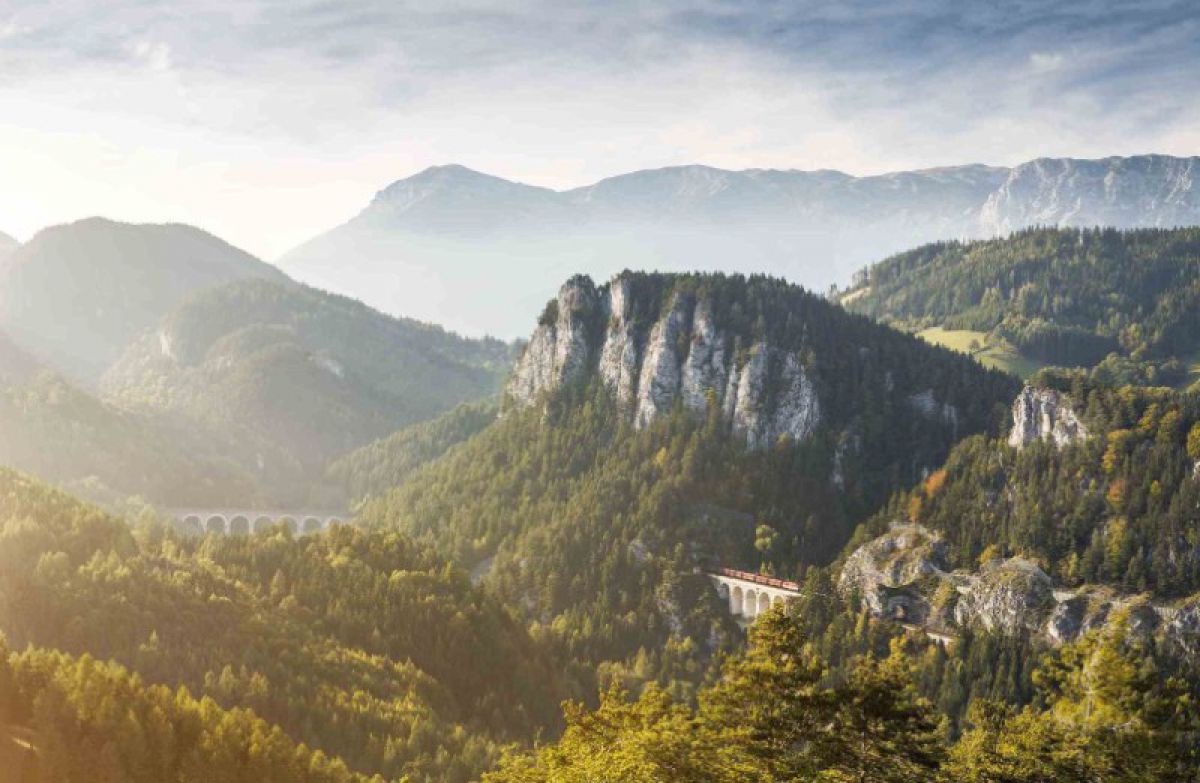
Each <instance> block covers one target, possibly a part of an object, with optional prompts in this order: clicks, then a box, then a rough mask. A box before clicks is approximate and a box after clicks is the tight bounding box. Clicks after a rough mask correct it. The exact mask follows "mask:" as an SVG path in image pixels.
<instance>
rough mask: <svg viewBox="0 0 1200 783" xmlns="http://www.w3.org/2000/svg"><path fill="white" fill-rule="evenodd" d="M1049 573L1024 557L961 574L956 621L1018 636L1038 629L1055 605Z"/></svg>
mask: <svg viewBox="0 0 1200 783" xmlns="http://www.w3.org/2000/svg"><path fill="white" fill-rule="evenodd" d="M1052 586H1053V585H1052V583H1051V581H1050V577H1049V576H1047V575H1046V572H1045V571H1043V570H1042V569H1040V568H1038V567H1037V565H1035V564H1033V563H1031V562H1029V561H1028V560H1024V559H1022V558H1016V557H1014V558H1008V559H999V560H996V561H993V562H991V563H988V564H987V565H986V566H984V567H983V568H982V569H980V571H979V573H977V574H959V575H958V583H957V584H956V585H955V587H956V590H957V591H958V601H957V603H956V604H955V606H954V620H955V622H956V623H957V624H958V625H959V626H961V627H975V628H983V629H985V630H988V631H998V632H1000V633H1004V634H1009V635H1016V634H1019V633H1021V632H1024V631H1029V632H1032V633H1036V632H1038V631H1039V630H1040V629H1041V627H1042V625H1043V623H1044V622H1045V619H1046V617H1047V614H1048V613H1049V612H1050V610H1051V608H1052V607H1053V606H1054V597H1053V591H1052V589H1051V588H1052Z"/></svg>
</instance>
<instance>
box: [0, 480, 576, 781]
mask: <svg viewBox="0 0 1200 783" xmlns="http://www.w3.org/2000/svg"><path fill="white" fill-rule="evenodd" d="M0 628H3V629H4V632H5V634H6V635H7V638H8V643H9V645H10V646H11V647H12V648H13V649H23V648H24V647H25V646H26V645H30V644H32V645H36V646H38V647H43V648H52V649H55V650H59V651H62V652H64V653H67V654H70V655H84V654H87V655H90V656H92V657H94V658H96V659H98V660H113V661H116V662H118V663H119V664H121V665H123V666H125V667H127V668H128V669H129V670H131V671H132V672H134V673H136V674H137V676H138V677H140V678H141V679H142V680H143V681H145V682H147V683H154V684H162V685H166V686H169V687H171V688H176V687H186V688H187V689H188V690H189V692H190V693H192V694H195V695H196V697H197V698H211V699H212V700H213V701H215V702H216V704H218V705H220V707H222V708H225V709H234V708H242V709H249V710H253V712H254V713H255V715H257V716H258V717H261V718H262V719H264V720H266V721H268V722H270V723H272V724H277V725H279V726H280V727H281V728H282V729H283V730H284V731H285V732H287V734H288V736H290V737H291V738H292V739H294V740H295V741H297V742H302V743H304V744H306V745H307V746H308V747H310V748H313V749H317V750H320V751H322V752H323V753H324V754H326V755H328V756H330V757H334V756H336V757H339V758H341V759H343V760H344V761H345V763H346V764H347V765H348V766H349V768H351V769H353V770H355V771H357V772H363V773H366V774H373V773H380V774H383V775H384V776H385V777H387V778H398V777H402V776H408V778H409V779H410V780H414V781H421V780H427V781H465V780H468V779H470V778H471V777H472V776H474V775H477V774H478V773H479V772H480V771H481V770H482V769H485V768H486V767H488V766H489V765H490V764H492V763H493V762H494V760H495V759H496V758H497V756H498V754H499V751H500V748H501V747H502V746H504V745H505V744H507V743H509V742H514V741H528V740H529V739H531V738H532V737H533V736H534V734H535V733H536V732H537V731H538V730H547V729H552V728H553V727H554V726H555V725H556V723H557V720H558V717H557V716H558V708H557V704H558V700H559V698H560V697H561V692H560V690H559V686H558V685H557V683H558V681H559V677H558V676H557V675H556V673H555V671H554V669H553V668H552V667H551V666H550V665H549V663H548V658H547V656H546V654H545V653H544V652H543V650H542V649H541V647H540V645H538V644H537V643H536V642H535V641H533V640H531V639H530V638H529V636H528V635H527V634H526V633H525V630H524V628H522V627H521V626H520V625H519V624H517V623H516V622H514V621H513V619H512V618H511V617H510V616H509V614H508V613H507V612H506V611H505V610H504V609H503V608H502V607H501V606H499V605H498V604H497V603H496V602H495V601H494V599H491V598H489V597H487V596H485V595H483V594H482V593H480V592H478V591H477V590H474V589H472V588H471V586H470V584H469V583H468V581H467V578H466V575H465V574H463V573H461V572H459V571H456V570H455V569H453V568H452V567H450V566H448V565H446V564H445V563H444V562H443V561H441V560H440V559H438V558H436V557H434V556H433V555H432V554H430V553H429V552H428V550H426V549H423V548H422V547H419V546H417V545H416V544H414V543H412V542H411V541H410V540H408V539H406V538H404V537H403V536H401V535H399V534H397V533H394V532H387V531H363V530H358V529H353V528H349V527H344V528H338V529H335V530H333V531H331V532H330V533H329V534H326V535H322V536H313V537H307V538H301V539H293V538H292V537H291V536H290V535H289V534H288V533H287V531H286V530H285V529H282V528H281V529H280V530H277V531H274V532H273V533H271V534H268V535H257V536H254V537H231V538H222V537H208V538H204V539H180V538H176V537H175V536H173V535H172V534H170V532H169V530H168V529H166V528H164V527H162V526H160V525H154V524H151V525H148V526H144V527H139V528H138V529H136V530H134V531H131V529H130V527H129V526H128V525H127V524H126V523H125V522H123V521H121V520H119V519H115V518H113V517H110V516H108V515H106V514H104V513H103V512H101V511H99V510H97V509H95V508H94V507H91V506H87V505H85V504H81V503H79V502H77V501H75V500H74V499H72V498H70V497H69V496H67V495H64V494H62V493H61V492H58V491H56V490H52V489H50V488H48V487H46V486H45V485H42V484H40V483H38V482H36V481H34V480H32V479H30V478H27V477H24V476H22V475H20V474H15V473H11V472H7V471H5V472H3V473H0Z"/></svg>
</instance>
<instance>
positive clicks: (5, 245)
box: [0, 231, 21, 260]
mask: <svg viewBox="0 0 1200 783" xmlns="http://www.w3.org/2000/svg"><path fill="white" fill-rule="evenodd" d="M19 244H21V243H20V242H18V241H17V240H15V239H13V238H12V237H10V236H9V235H8V234H5V233H4V232H3V231H0V260H3V259H4V258H5V257H7V256H8V254H9V253H11V252H12V251H13V250H15V249H16V248H17V246H18V245H19Z"/></svg>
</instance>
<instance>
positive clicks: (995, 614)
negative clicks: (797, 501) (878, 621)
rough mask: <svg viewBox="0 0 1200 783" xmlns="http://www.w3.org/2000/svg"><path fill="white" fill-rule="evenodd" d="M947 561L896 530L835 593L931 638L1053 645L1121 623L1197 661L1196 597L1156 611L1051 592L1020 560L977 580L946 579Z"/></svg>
mask: <svg viewBox="0 0 1200 783" xmlns="http://www.w3.org/2000/svg"><path fill="white" fill-rule="evenodd" d="M945 558H946V550H945V547H944V545H943V543H942V541H941V540H940V538H939V537H938V536H937V534H935V533H933V532H931V531H929V530H927V529H925V528H922V527H919V526H916V525H900V526H897V527H895V528H893V529H892V530H890V531H888V532H887V533H885V534H884V535H882V536H879V537H878V538H876V539H873V540H872V541H868V542H867V543H866V544H863V545H862V546H860V547H859V548H858V549H856V550H855V551H854V552H853V553H852V554H851V555H850V557H848V558H847V560H846V563H845V565H844V566H843V567H842V573H841V576H840V577H839V581H838V589H839V590H840V591H841V592H842V593H844V594H847V595H849V594H851V593H857V594H858V595H859V596H860V597H861V598H862V600H863V603H864V604H865V605H866V607H867V608H868V610H869V611H870V612H871V613H872V614H873V615H874V616H876V617H883V618H889V619H894V620H901V621H903V622H906V623H911V624H916V625H919V626H921V627H922V628H924V629H925V630H926V631H927V632H929V633H930V634H931V635H939V634H944V633H946V632H950V633H951V634H953V632H954V630H955V629H961V628H978V629H984V630H988V631H993V632H997V633H1002V634H1009V635H1024V634H1030V635H1032V636H1034V637H1040V638H1041V639H1042V640H1043V641H1045V642H1047V643H1049V644H1052V645H1058V644H1064V643H1068V642H1073V641H1076V640H1077V639H1079V638H1080V637H1081V636H1082V635H1083V634H1085V633H1087V632H1088V631H1091V630H1093V629H1096V628H1102V627H1105V626H1106V625H1109V624H1111V623H1113V622H1116V621H1117V620H1118V619H1119V620H1120V621H1121V622H1123V623H1124V624H1125V626H1126V628H1127V630H1128V632H1129V633H1130V634H1133V635H1136V636H1141V637H1145V638H1149V637H1154V638H1159V639H1163V640H1165V641H1166V642H1167V643H1169V644H1171V645H1173V646H1174V647H1175V648H1176V649H1179V650H1181V651H1183V652H1185V653H1187V654H1190V655H1200V595H1197V596H1193V597H1192V598H1189V599H1187V600H1185V601H1184V602H1183V603H1181V604H1180V605H1178V606H1174V607H1170V606H1160V605H1155V604H1154V603H1152V602H1151V601H1150V599H1149V598H1148V597H1147V596H1145V595H1125V596H1122V595H1118V594H1117V593H1116V592H1115V591H1114V590H1112V589H1111V588H1108V587H1104V586H1098V585H1089V586H1085V587H1082V588H1079V589H1072V590H1067V589H1057V590H1056V589H1054V585H1053V580H1052V579H1051V578H1050V576H1049V575H1047V574H1046V573H1045V572H1044V571H1043V570H1042V569H1041V568H1039V567H1038V566H1037V565H1036V564H1035V563H1033V562H1030V561H1029V560H1026V559H1024V558H1019V557H1013V558H1007V559H1005V558H1000V559H996V560H993V561H991V562H989V563H987V564H986V565H984V566H983V567H982V568H980V569H979V570H978V571H977V572H970V571H966V570H962V569H959V570H954V571H948V570H946V561H945Z"/></svg>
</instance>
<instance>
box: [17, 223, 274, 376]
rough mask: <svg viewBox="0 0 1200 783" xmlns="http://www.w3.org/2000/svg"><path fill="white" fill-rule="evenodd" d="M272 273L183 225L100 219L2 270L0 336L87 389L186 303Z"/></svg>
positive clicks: (29, 245) (54, 237)
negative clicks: (231, 283)
mask: <svg viewBox="0 0 1200 783" xmlns="http://www.w3.org/2000/svg"><path fill="white" fill-rule="evenodd" d="M241 278H264V279H268V280H274V281H277V282H284V281H286V280H287V277H286V276H285V275H284V274H283V273H282V272H280V271H279V270H278V269H276V268H275V267H273V266H271V265H269V264H267V263H265V262H263V261H260V260H258V259H257V258H255V257H253V256H251V255H250V254H249V253H246V252H244V251H242V250H239V249H237V248H235V247H233V246H232V245H229V244H228V243H226V242H224V241H222V240H220V239H218V238H217V237H215V236H213V235H211V234H209V233H207V232H204V231H202V230H200V229H198V228H194V227H192V226H184V225H133V224H128V223H117V222H114V221H111V220H106V219H103V218H89V219H87V220H81V221H78V222H76V223H70V224H67V225H62V226H54V227H52V228H47V229H45V230H44V231H41V232H39V233H38V234H37V235H36V236H34V237H33V238H32V239H30V240H29V241H28V242H26V243H25V244H23V245H20V246H19V247H17V248H16V249H14V250H13V251H12V253H11V254H10V255H9V256H8V257H7V259H6V261H5V263H4V265H3V267H0V329H3V330H5V331H6V332H7V333H8V334H9V336H10V337H11V338H12V340H13V342H15V343H16V344H17V345H19V346H20V347H21V348H23V349H24V350H26V351H28V352H29V353H31V354H33V355H34V356H36V357H38V358H39V359H41V360H42V361H44V362H46V363H47V364H49V365H50V366H52V367H53V368H54V369H56V370H58V371H59V372H63V373H66V374H67V375H70V376H71V377H73V378H75V379H78V380H81V381H83V382H84V383H86V384H92V383H94V382H95V381H96V379H98V378H99V376H100V374H101V373H102V372H103V371H104V369H105V368H106V367H108V365H109V364H111V363H112V362H113V361H115V360H116V358H117V357H118V356H119V355H120V354H121V352H122V351H123V350H124V349H125V346H126V345H128V344H129V343H130V342H131V341H132V340H133V339H134V338H135V337H136V336H137V335H138V334H140V333H141V332H142V331H143V330H145V329H148V328H149V327H151V326H153V325H154V324H155V323H156V322H157V321H158V320H159V319H160V318H162V317H163V316H164V315H166V313H168V312H170V311H171V310H172V309H173V308H174V307H175V306H176V305H178V304H179V303H180V302H181V301H182V300H183V299H184V298H186V297H187V296H188V295H190V294H192V293H195V292H197V291H200V290H203V289H206V288H210V287H212V286H215V285H220V284H222V283H226V282H229V281H232V280H236V279H241Z"/></svg>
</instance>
